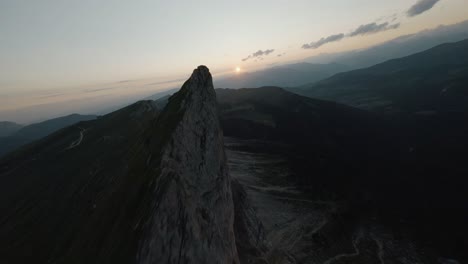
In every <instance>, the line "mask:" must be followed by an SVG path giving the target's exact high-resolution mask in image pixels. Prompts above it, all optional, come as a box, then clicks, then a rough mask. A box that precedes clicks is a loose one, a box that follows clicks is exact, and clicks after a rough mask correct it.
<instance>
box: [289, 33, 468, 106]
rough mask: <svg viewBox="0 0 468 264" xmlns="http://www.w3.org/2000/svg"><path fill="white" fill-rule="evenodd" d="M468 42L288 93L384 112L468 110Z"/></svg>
mask: <svg viewBox="0 0 468 264" xmlns="http://www.w3.org/2000/svg"><path fill="white" fill-rule="evenodd" d="M467 85H468V40H464V41H461V42H457V43H450V44H443V45H440V46H437V47H435V48H432V49H429V50H427V51H424V52H421V53H418V54H414V55H411V56H408V57H404V58H400V59H395V60H390V61H387V62H384V63H382V64H378V65H375V66H372V67H370V68H367V69H361V70H355V71H350V72H346V73H340V74H337V75H335V76H333V77H331V78H329V79H326V80H323V81H320V82H319V83H316V84H312V85H308V86H304V87H300V88H297V89H291V91H294V92H297V93H299V94H303V95H306V96H309V97H314V98H321V99H326V100H332V101H337V102H340V103H344V104H348V105H351V106H355V107H359V108H364V109H372V110H378V111H385V112H400V111H403V112H416V113H418V112H419V113H420V114H431V113H433V112H438V111H463V112H466V111H468V90H467V89H466V87H467Z"/></svg>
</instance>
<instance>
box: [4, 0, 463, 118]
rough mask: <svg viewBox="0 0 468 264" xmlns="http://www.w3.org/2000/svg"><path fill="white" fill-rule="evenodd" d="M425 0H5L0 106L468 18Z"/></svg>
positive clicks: (264, 62) (217, 69)
mask: <svg viewBox="0 0 468 264" xmlns="http://www.w3.org/2000/svg"><path fill="white" fill-rule="evenodd" d="M417 2H418V1H417V0H393V1H386V0H385V1H384V0H315V1H311V0H293V1H291V0H257V1H252V0H250V1H243V0H238V1H220V0H200V1H166V0H164V1H160V0H151V1H150V0H141V1H131V0H99V1H96V0H80V1H74V0H42V1H33V0H29V1H26V0H1V1H0V43H1V44H0V112H2V111H3V112H11V111H15V109H21V108H27V107H29V106H31V105H34V104H47V103H48V102H66V101H74V100H77V99H80V98H86V96H87V94H89V98H92V100H97V99H96V98H98V97H99V96H106V95H107V94H106V92H105V91H112V93H113V94H112V96H118V97H125V96H130V97H131V96H134V97H135V98H137V97H138V96H140V95H143V94H150V93H152V92H154V91H157V90H159V89H163V88H165V87H171V85H172V84H173V83H178V82H180V81H181V80H182V79H183V78H185V77H187V76H188V75H189V74H190V72H191V71H192V69H193V68H194V67H196V66H197V65H200V64H204V65H208V66H209V67H210V69H211V71H212V73H214V74H215V75H216V74H225V73H230V72H232V73H234V72H235V70H236V68H237V67H239V68H240V70H241V71H248V70H255V69H259V68H263V67H267V66H268V65H271V64H272V63H284V62H288V61H296V60H300V59H302V58H305V57H309V56H312V55H314V54H319V53H324V52H337V51H344V50H351V49H357V48H363V47H367V46H371V45H373V44H377V43H380V42H383V41H385V40H389V39H392V38H395V37H397V36H400V35H405V34H409V33H415V32H418V31H421V30H423V29H427V28H433V27H436V26H438V25H440V24H453V23H457V22H460V21H463V20H466V19H468V8H467V1H466V0H440V1H437V0H422V2H420V3H417ZM172 81H173V82H172ZM128 87H132V88H131V89H130V88H128ZM90 100H91V99H90ZM0 117H2V116H1V115H0Z"/></svg>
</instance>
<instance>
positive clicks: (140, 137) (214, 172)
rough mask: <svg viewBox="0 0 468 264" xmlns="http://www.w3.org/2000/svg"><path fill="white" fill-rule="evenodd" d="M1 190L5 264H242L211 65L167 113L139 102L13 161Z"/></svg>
mask: <svg viewBox="0 0 468 264" xmlns="http://www.w3.org/2000/svg"><path fill="white" fill-rule="evenodd" d="M0 181H1V184H0V186H1V187H0V189H1V190H0V193H1V197H0V210H1V211H2V214H1V217H0V223H2V224H1V226H0V237H1V238H2V239H1V240H0V248H1V249H0V260H1V262H5V263H28V262H35V263H47V262H58V263H181V262H185V263H187V262H190V263H238V262H239V260H238V253H237V248H236V243H235V236H236V235H238V233H239V232H235V231H234V228H235V226H238V225H235V223H234V220H235V219H234V206H233V200H232V194H231V181H230V177H229V175H228V170H227V165H226V159H225V154H224V147H223V136H222V131H221V128H220V126H219V122H218V114H217V105H216V97H215V91H214V89H213V84H212V79H211V75H210V73H209V71H208V69H207V68H206V67H203V66H200V67H199V68H198V69H196V70H195V71H194V72H193V74H192V76H191V77H190V79H189V80H188V81H187V82H186V83H185V84H184V85H183V87H182V89H181V90H180V91H179V92H178V93H176V94H175V95H174V96H172V97H171V98H170V100H169V103H168V105H167V107H165V108H164V110H162V112H159V111H158V110H157V108H156V106H155V104H154V103H153V102H152V101H143V102H139V103H136V104H134V105H131V106H129V107H126V108H124V109H121V110H119V111H117V112H114V113H111V114H109V115H106V116H103V117H101V118H99V119H97V120H93V121H86V122H80V123H78V124H76V125H73V126H70V127H68V128H65V129H62V130H60V131H58V132H56V133H54V134H52V135H50V136H47V137H45V138H44V139H41V140H39V141H36V142H34V143H32V144H30V145H28V146H27V147H24V148H22V149H20V150H18V151H16V152H13V153H12V154H10V155H8V156H7V157H5V158H4V159H2V160H0ZM240 191H241V190H239V189H238V188H236V190H235V192H240ZM244 207H245V205H240V207H237V208H244ZM247 215H249V213H247ZM237 221H240V220H239V219H237ZM242 223H243V224H242V227H243V228H246V225H247V228H248V223H247V222H245V221H243V222H242ZM248 229H251V228H248ZM255 230H257V227H256V229H255ZM255 232H259V231H255ZM255 232H254V233H255ZM239 242H240V241H239ZM257 243H258V241H257ZM247 244H248V243H247V242H246V243H244V245H247Z"/></svg>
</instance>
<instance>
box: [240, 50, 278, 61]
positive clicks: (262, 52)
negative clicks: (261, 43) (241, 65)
mask: <svg viewBox="0 0 468 264" xmlns="http://www.w3.org/2000/svg"><path fill="white" fill-rule="evenodd" d="M274 51H275V50H274V49H267V50H258V51H257V52H254V53H252V54H251V55H249V56H248V57H246V58H243V59H242V61H247V60H250V59H260V60H262V59H263V56H268V55H270V54H271V53H273V52H274Z"/></svg>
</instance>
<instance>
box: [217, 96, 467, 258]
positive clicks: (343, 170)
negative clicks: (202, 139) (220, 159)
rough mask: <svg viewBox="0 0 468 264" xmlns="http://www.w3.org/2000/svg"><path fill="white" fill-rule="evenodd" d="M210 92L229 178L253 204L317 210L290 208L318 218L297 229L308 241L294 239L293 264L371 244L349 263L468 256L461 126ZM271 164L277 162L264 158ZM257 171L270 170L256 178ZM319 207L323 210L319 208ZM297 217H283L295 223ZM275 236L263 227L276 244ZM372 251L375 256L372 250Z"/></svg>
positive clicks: (447, 119)
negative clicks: (225, 141)
mask: <svg viewBox="0 0 468 264" xmlns="http://www.w3.org/2000/svg"><path fill="white" fill-rule="evenodd" d="M217 94H218V102H219V104H220V115H221V116H220V118H221V123H222V124H223V129H224V132H225V135H226V136H229V137H233V138H237V140H232V143H231V144H230V145H228V149H229V154H230V155H231V157H233V159H232V160H230V161H231V171H232V172H233V175H237V176H235V177H234V178H240V181H241V182H243V183H246V185H247V186H252V185H253V186H254V187H252V188H249V190H250V191H251V192H253V193H254V194H252V197H257V196H258V195H260V194H261V195H270V196H271V195H275V196H277V197H276V199H289V200H292V201H298V200H301V201H305V202H306V203H308V204H317V205H315V206H313V207H312V208H311V207H310V206H307V207H305V208H304V206H303V205H304V202H299V203H298V202H296V204H295V206H299V204H300V205H301V206H302V207H300V208H302V209H301V210H305V212H307V213H306V214H311V215H312V216H311V217H312V218H314V219H315V218H317V215H319V216H320V217H318V218H319V219H322V218H323V219H325V220H320V221H319V223H318V224H316V225H313V224H310V222H308V221H309V220H303V221H302V222H301V221H299V220H298V221H299V222H297V223H296V224H297V225H298V226H299V227H300V226H302V228H309V229H310V230H311V231H310V234H309V236H311V237H314V238H313V239H312V238H309V239H308V238H307V237H303V238H302V239H300V240H299V241H298V242H297V243H298V244H302V245H303V248H302V250H299V252H296V253H294V251H295V250H298V249H300V248H301V246H299V245H298V247H296V248H294V249H293V250H292V253H291V251H289V252H290V253H291V254H293V255H294V256H295V259H296V261H298V262H299V263H325V261H326V260H327V259H330V258H331V256H333V255H334V256H337V255H339V254H344V252H346V246H344V245H346V243H347V244H348V246H350V247H351V248H353V244H354V245H355V246H354V247H357V248H359V245H358V246H356V245H357V244H360V243H364V244H363V246H365V247H370V248H368V249H366V250H369V252H367V253H366V254H367V255H366V256H361V257H358V258H351V259H353V260H354V261H351V263H376V262H375V261H376V260H375V259H374V260H372V258H374V257H376V256H381V257H382V256H383V258H384V259H385V262H387V261H388V262H395V261H396V262H395V263H400V262H398V261H397V259H399V258H409V259H412V261H413V262H411V261H410V263H416V262H422V263H438V262H437V259H438V257H444V256H445V257H449V256H451V257H456V258H459V259H466V258H467V256H466V250H465V249H466V248H467V241H466V237H467V235H468V229H467V228H466V225H465V224H464V223H466V221H468V213H467V212H468V211H467V210H468V208H467V205H466V201H467V198H468V197H467V196H466V190H468V181H467V180H466V175H467V174H468V168H467V166H466V158H467V157H468V151H467V148H466V147H467V146H468V140H467V137H466V135H467V134H468V125H466V119H460V118H459V117H457V116H443V115H441V116H439V117H438V118H436V119H433V118H427V117H426V118H417V119H416V118H413V117H412V116H409V117H401V118H394V117H388V116H380V115H378V114H373V113H369V112H366V111H362V110H358V109H353V108H350V107H346V106H343V105H339V104H336V103H330V102H325V101H319V100H313V99H308V98H304V97H301V96H298V95H294V94H291V93H289V92H286V91H284V90H281V89H279V88H274V87H265V88H258V89H240V90H223V89H220V90H217ZM239 138H240V139H243V140H241V141H239V140H238V139H239ZM243 156H248V158H244V157H243ZM265 157H269V158H265ZM249 159H250V160H253V161H250V160H249ZM278 159H279V160H282V161H281V162H279V163H278V162H277V161H274V162H273V161H271V160H278ZM240 161H242V162H240ZM250 162H253V164H252V165H246V164H249V163H250ZM261 164H269V165H265V166H267V167H265V168H264V167H262V166H263V165H261ZM246 166H247V167H248V166H252V167H251V168H250V169H247V168H246ZM274 168H276V169H274ZM263 170H267V171H270V172H269V173H266V175H263V173H261V171H263ZM239 175H240V176H239ZM246 175H247V176H246ZM262 175H263V176H262ZM246 177H247V178H246ZM249 177H250V178H249ZM254 177H256V178H258V177H260V179H261V180H260V182H262V184H260V183H259V182H258V179H257V180H256V181H253V182H254V183H252V179H251V178H254ZM246 179H247V180H246ZM259 190H262V191H260V194H259ZM278 196H279V198H278ZM322 203H323V204H326V205H327V206H324V205H320V206H321V207H318V205H319V204H322ZM263 204H265V203H260V205H258V207H259V208H263V207H265V206H264V205H263ZM291 204H294V202H291V201H290V202H289V205H288V206H290V205H291ZM277 206H278V207H281V206H284V204H283V205H277ZM317 207H318V208H322V209H317ZM326 207H329V208H328V209H323V208H326ZM265 210H267V209H265ZM270 210H271V209H270ZM280 210H282V209H280ZM284 210H285V211H288V209H287V208H285V209H284ZM291 210H292V212H296V211H297V208H296V209H291ZM260 211H261V210H260ZM267 211H268V210H267ZM260 216H262V213H261V212H260ZM303 216H304V214H302V213H301V214H297V213H291V215H287V216H285V217H287V219H291V221H292V219H300V217H303ZM261 218H262V217H261ZM264 219H265V218H263V220H264ZM339 219H341V220H339ZM338 220H339V221H338ZM281 224H284V222H281V221H279V222H277V223H276V224H275V225H274V226H278V225H280V226H281ZM291 225H292V223H291ZM298 229H299V230H301V228H298ZM299 230H297V232H301V231H299ZM339 230H341V231H339ZM267 231H268V228H267ZM277 232H278V231H277V230H276V228H270V233H271V234H273V236H274V237H275V235H277ZM287 232H288V233H290V232H291V230H289V231H287ZM334 232H338V234H337V233H334ZM267 234H268V232H267ZM341 236H345V238H343V237H341ZM347 236H348V237H347ZM317 237H320V240H322V239H323V240H324V241H322V242H320V243H319V242H318V241H317V239H319V238H317ZM346 237H347V238H346ZM391 237H393V238H391ZM398 237H399V238H398ZM374 240H375V241H374ZM285 241H289V240H287V239H286V240H285ZM346 241H347V242H346ZM352 241H353V242H352ZM405 241H406V242H405ZM283 242H284V241H283ZM289 242H290V241H289ZM351 242H352V243H351ZM375 243H377V244H375ZM406 243H410V244H411V246H409V245H407V244H406ZM286 244H288V243H286ZM311 244H312V245H314V246H311ZM373 244H374V245H375V247H376V248H380V253H379V250H377V249H375V250H374V251H373V250H371V248H372V247H374V246H372V245H373ZM340 245H341V246H340ZM366 245H367V246H366ZM407 247H408V248H407ZM286 248H289V247H286ZM308 250H309V251H316V253H314V254H315V255H314V254H309V253H306V252H308ZM362 250H363V249H361V251H362ZM408 250H409V251H408ZM330 251H332V252H335V253H330ZM343 251H344V252H343ZM410 251H411V252H410ZM327 252H328V253H327ZM340 252H341V253H340ZM424 252H426V253H424ZM304 254H305V255H304ZM329 254H331V255H329ZM345 255H346V254H345ZM358 255H359V254H358ZM327 256H328V257H327ZM372 256H374V257H372ZM340 259H341V258H340ZM365 259H367V260H365ZM364 260H365V261H364ZM327 263H342V262H340V261H338V260H337V261H336V262H327Z"/></svg>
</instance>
